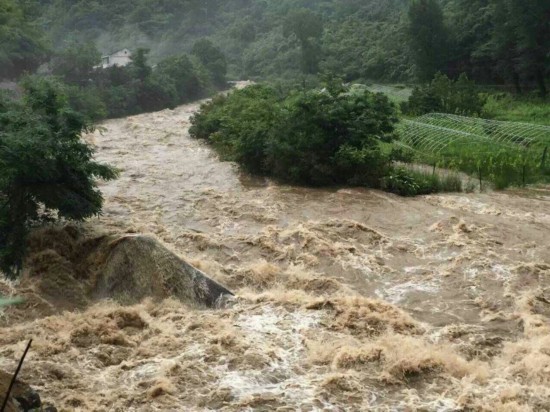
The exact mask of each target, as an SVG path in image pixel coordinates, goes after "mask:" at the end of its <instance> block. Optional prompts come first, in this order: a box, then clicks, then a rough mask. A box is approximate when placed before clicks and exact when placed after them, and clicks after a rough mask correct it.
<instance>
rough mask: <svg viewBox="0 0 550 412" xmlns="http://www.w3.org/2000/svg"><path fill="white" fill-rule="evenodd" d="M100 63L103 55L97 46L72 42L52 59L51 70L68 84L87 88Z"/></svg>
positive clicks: (89, 43)
mask: <svg viewBox="0 0 550 412" xmlns="http://www.w3.org/2000/svg"><path fill="white" fill-rule="evenodd" d="M100 62H101V54H100V53H99V51H98V50H97V48H96V47H95V44H93V43H91V42H88V43H79V42H77V41H71V42H70V43H69V44H68V45H67V46H66V47H65V48H64V49H63V50H62V51H60V52H59V53H57V54H56V55H55V57H54V58H53V59H52V62H51V70H52V72H53V74H55V75H56V76H60V77H61V78H62V79H63V80H64V81H65V82H67V83H71V84H77V85H80V86H85V85H87V84H89V82H90V81H91V79H92V77H93V72H94V67H95V66H97V65H99V63H100Z"/></svg>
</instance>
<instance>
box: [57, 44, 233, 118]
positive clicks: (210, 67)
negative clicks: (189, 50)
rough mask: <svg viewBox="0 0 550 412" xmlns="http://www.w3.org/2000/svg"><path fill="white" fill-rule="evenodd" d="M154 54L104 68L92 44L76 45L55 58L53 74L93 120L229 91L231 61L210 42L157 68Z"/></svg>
mask: <svg viewBox="0 0 550 412" xmlns="http://www.w3.org/2000/svg"><path fill="white" fill-rule="evenodd" d="M148 53H149V51H148V50H147V49H138V50H136V52H135V53H134V54H133V56H132V62H131V63H130V64H129V65H128V66H124V67H119V66H112V67H108V68H105V69H102V68H98V66H99V64H100V63H101V56H100V54H99V52H98V51H97V50H96V49H95V47H94V46H93V45H92V44H90V43H87V44H79V43H72V44H71V45H70V46H68V47H67V48H66V49H64V50H63V51H62V52H59V53H58V54H56V56H55V58H54V59H53V60H52V64H51V66H52V74H53V75H55V76H56V77H58V78H59V79H60V80H61V81H63V82H64V83H66V84H67V92H68V95H69V99H70V102H71V104H72V106H73V108H75V109H76V110H78V111H80V112H82V113H86V114H87V115H88V116H89V118H90V119H91V120H99V119H102V118H105V117H109V118H113V117H122V116H128V115H133V114H137V113H142V112H151V111H156V110H162V109H166V108H174V107H175V106H177V105H179V104H183V103H186V102H190V101H192V100H196V99H198V98H202V97H205V96H207V95H209V94H211V93H212V92H213V91H215V90H216V89H218V88H223V87H225V83H226V80H225V75H226V65H225V57H224V55H223V53H221V51H220V50H219V49H218V48H216V47H215V46H214V45H213V44H212V43H211V42H210V41H208V40H204V41H201V42H197V44H196V45H195V47H194V48H193V54H192V55H190V56H188V55H185V54H181V55H177V56H172V57H168V58H166V59H164V60H162V61H161V62H159V63H158V64H157V65H156V66H155V67H154V68H152V67H150V65H149V64H148V62H147V55H148Z"/></svg>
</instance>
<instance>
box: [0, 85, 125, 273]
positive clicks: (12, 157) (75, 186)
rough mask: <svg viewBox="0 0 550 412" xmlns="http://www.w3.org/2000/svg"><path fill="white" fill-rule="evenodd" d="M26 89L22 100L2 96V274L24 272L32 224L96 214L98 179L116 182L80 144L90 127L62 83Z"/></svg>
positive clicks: (100, 199)
mask: <svg viewBox="0 0 550 412" xmlns="http://www.w3.org/2000/svg"><path fill="white" fill-rule="evenodd" d="M23 87H24V97H23V99H22V100H14V99H12V98H10V97H9V96H6V95H5V94H1V95H0V167H1V175H0V269H1V270H2V271H3V272H4V273H6V274H10V275H15V274H17V273H18V272H19V270H20V269H21V266H22V264H23V259H24V256H25V248H26V240H27V234H28V231H29V229H30V228H31V227H32V226H33V225H35V224H39V223H41V222H45V221H51V220H55V219H70V220H75V221H80V220H83V219H85V218H88V217H90V216H94V215H98V214H99V213H100V212H101V206H102V204H103V197H102V195H101V193H100V191H99V190H98V189H97V184H96V179H106V180H109V179H113V178H115V177H116V171H115V170H114V169H113V168H111V167H109V166H106V165H103V164H100V163H97V162H95V161H94V160H93V154H94V153H93V150H92V148H91V147H90V146H89V145H88V144H86V143H85V142H83V141H82V139H81V133H83V132H87V131H90V130H91V128H92V127H91V125H90V124H89V123H88V122H87V121H86V119H85V117H84V116H83V115H82V114H80V113H78V112H75V111H74V110H73V109H72V108H71V107H70V104H69V102H68V99H67V96H66V95H65V93H64V91H63V86H62V85H61V84H58V83H56V82H54V81H52V80H48V79H40V78H28V79H26V81H25V82H24V83H23Z"/></svg>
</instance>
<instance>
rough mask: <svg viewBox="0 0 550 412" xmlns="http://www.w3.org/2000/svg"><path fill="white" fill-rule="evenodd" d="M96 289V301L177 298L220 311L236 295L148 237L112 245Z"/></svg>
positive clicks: (125, 240) (128, 237) (126, 302)
mask: <svg viewBox="0 0 550 412" xmlns="http://www.w3.org/2000/svg"><path fill="white" fill-rule="evenodd" d="M94 289H95V290H94V296H95V297H96V298H114V299H116V300H117V301H120V302H121V303H124V304H132V303H138V302H140V301H141V300H142V299H143V298H145V297H160V298H166V297H171V296H173V297H176V298H178V299H180V300H182V301H184V302H186V303H189V304H192V305H202V306H207V307H217V306H219V305H221V304H222V303H223V301H224V300H225V299H226V298H227V297H229V296H232V295H233V294H232V293H231V292H230V291H229V290H227V289H226V288H225V287H223V286H221V285H220V284H218V283H216V282H215V281H213V280H212V279H210V278H209V277H208V276H206V274H204V273H203V272H201V271H200V270H198V269H196V268H194V267H193V266H191V265H190V264H189V263H187V262H185V261H184V260H182V259H181V258H179V257H178V256H177V255H175V254H174V253H172V252H171V251H169V250H168V249H167V248H165V247H164V246H163V245H161V244H160V243H159V242H158V241H157V240H155V239H153V238H151V237H147V236H125V237H121V238H119V239H117V240H115V241H114V242H112V243H111V244H110V252H109V254H108V256H107V257H106V261H105V263H104V264H103V267H102V270H101V276H100V278H99V279H98V282H97V284H96V286H95V288H94Z"/></svg>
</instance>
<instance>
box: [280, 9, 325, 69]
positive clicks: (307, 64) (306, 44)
mask: <svg viewBox="0 0 550 412" xmlns="http://www.w3.org/2000/svg"><path fill="white" fill-rule="evenodd" d="M283 34H284V35H285V37H289V36H296V38H297V39H298V42H299V43H300V49H301V51H302V71H303V72H304V73H306V74H315V73H317V72H318V70H319V58H320V55H321V46H320V39H321V36H322V35H323V21H322V20H321V18H320V17H319V16H318V15H317V14H315V13H313V12H312V11H311V10H308V9H298V10H292V11H291V12H289V13H288V15H287V16H286V18H285V20H284V23H283Z"/></svg>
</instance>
